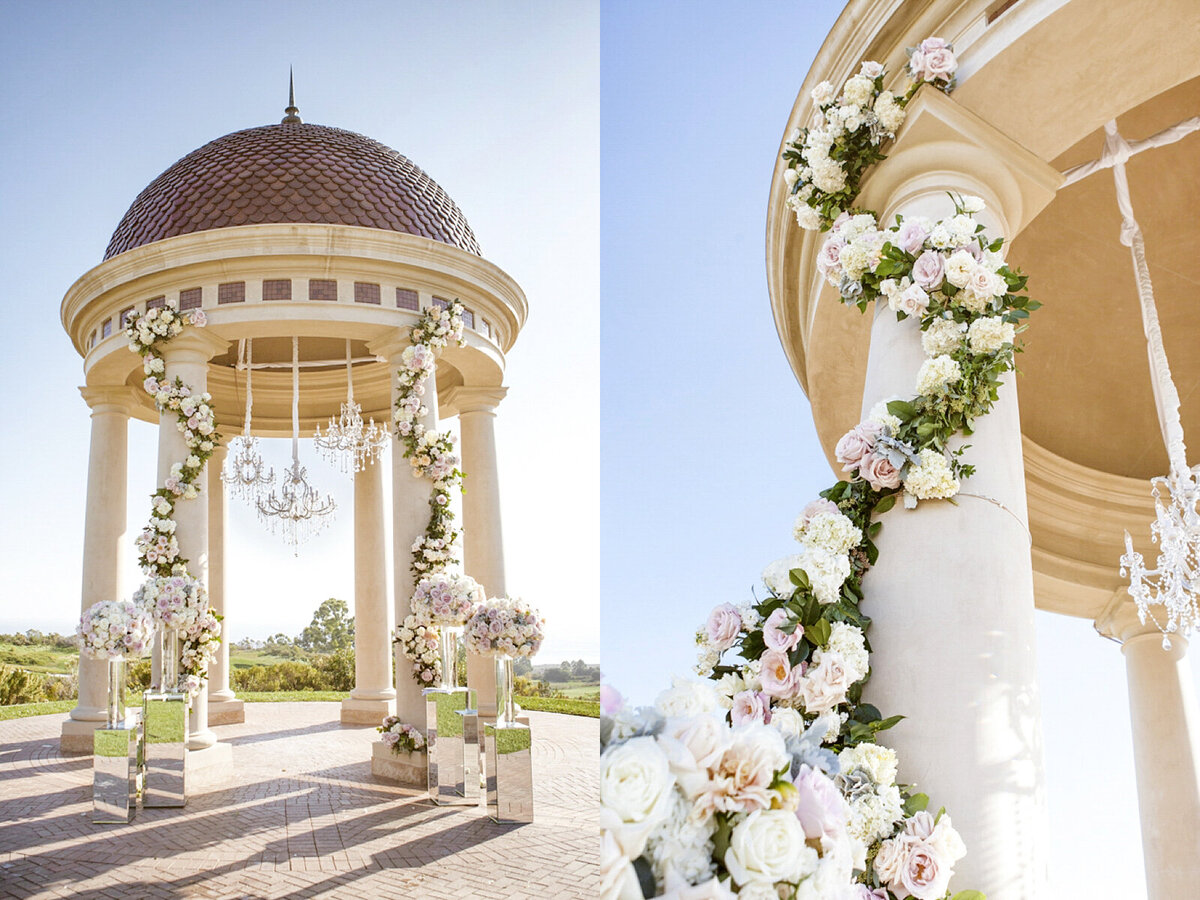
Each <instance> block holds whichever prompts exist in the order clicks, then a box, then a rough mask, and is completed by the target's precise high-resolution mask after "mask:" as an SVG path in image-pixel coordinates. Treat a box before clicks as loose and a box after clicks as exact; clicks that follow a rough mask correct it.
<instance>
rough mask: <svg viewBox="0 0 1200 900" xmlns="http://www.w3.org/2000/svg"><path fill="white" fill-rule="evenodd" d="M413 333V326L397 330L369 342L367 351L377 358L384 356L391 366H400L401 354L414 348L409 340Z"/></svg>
mask: <svg viewBox="0 0 1200 900" xmlns="http://www.w3.org/2000/svg"><path fill="white" fill-rule="evenodd" d="M411 333H412V326H411V325H405V326H403V327H401V328H395V329H393V330H392V331H390V332H388V333H387V334H385V335H383V336H382V337H378V338H375V339H374V340H371V341H367V349H368V350H369V351H370V352H371V353H374V354H375V355H376V356H382V357H383V358H384V359H386V360H387V361H388V363H389V364H390V365H393V366H395V365H398V364H399V357H400V354H401V353H403V352H404V351H405V350H406V349H407V348H409V347H411V346H412V341H411V340H410V339H409V335H410V334H411Z"/></svg>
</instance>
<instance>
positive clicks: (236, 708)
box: [208, 697, 246, 726]
mask: <svg viewBox="0 0 1200 900" xmlns="http://www.w3.org/2000/svg"><path fill="white" fill-rule="evenodd" d="M245 721H246V704H245V703H243V702H242V701H241V700H238V699H237V698H236V697H235V698H233V699H232V700H214V699H213V698H212V697H209V698H208V724H209V725H210V726H211V725H237V724H239V723H241V722H245Z"/></svg>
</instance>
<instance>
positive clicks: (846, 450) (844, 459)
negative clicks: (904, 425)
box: [834, 422, 883, 472]
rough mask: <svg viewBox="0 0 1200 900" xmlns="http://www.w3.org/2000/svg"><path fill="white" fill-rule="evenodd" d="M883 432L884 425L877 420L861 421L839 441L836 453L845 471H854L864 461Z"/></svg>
mask: <svg viewBox="0 0 1200 900" xmlns="http://www.w3.org/2000/svg"><path fill="white" fill-rule="evenodd" d="M882 433H883V426H882V425H879V424H878V423H876V422H859V423H858V424H857V425H855V426H854V427H853V428H851V429H850V430H849V431H847V432H846V433H845V434H844V435H842V438H841V440H839V441H838V442H837V447H836V448H835V449H834V453H835V454H836V456H837V461H838V462H840V463H841V464H842V471H843V472H853V471H855V470H856V469H857V468H858V467H859V466H860V465H861V463H862V458H863V457H864V456H866V455H867V454H869V453H870V452H871V451H872V450H874V449H875V441H876V440H877V439H878V437H879V435H880V434H882Z"/></svg>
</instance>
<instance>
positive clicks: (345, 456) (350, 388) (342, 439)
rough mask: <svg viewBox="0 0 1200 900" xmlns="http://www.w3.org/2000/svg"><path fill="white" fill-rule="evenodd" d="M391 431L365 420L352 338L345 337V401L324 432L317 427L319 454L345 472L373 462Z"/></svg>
mask: <svg viewBox="0 0 1200 900" xmlns="http://www.w3.org/2000/svg"><path fill="white" fill-rule="evenodd" d="M387 441H388V432H387V429H386V428H383V427H381V426H379V425H376V424H375V420H374V419H371V420H370V421H369V423H368V424H364V423H363V418H362V407H361V406H359V405H358V404H357V403H355V402H354V362H353V360H352V359H351V358H350V339H349V338H347V339H346V402H345V403H343V404H342V409H341V414H340V415H339V416H338V417H337V418H336V419H330V420H329V426H328V428H327V429H326V431H325V433H324V434H322V433H321V426H320V425H318V426H317V433H316V435H315V436H314V437H313V443H315V444H316V446H317V453H318V454H320V455H321V456H323V457H324V458H325V459H326V460H328V461H329V462H330V464H332V465H333V466H335V467H336V468H337V469H338V470H339V471H341V472H343V473H344V474H346V475H352V474H353V473H355V472H361V471H362V470H363V469H365V468H366V467H367V466H369V465H373V464H374V463H375V460H376V459H378V458H379V454H380V453H382V452H383V448H384V445H385V444H387Z"/></svg>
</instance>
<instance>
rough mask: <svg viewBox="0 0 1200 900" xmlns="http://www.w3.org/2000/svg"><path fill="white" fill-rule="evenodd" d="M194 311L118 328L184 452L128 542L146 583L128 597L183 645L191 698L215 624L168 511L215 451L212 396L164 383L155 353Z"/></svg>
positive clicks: (159, 314)
mask: <svg viewBox="0 0 1200 900" xmlns="http://www.w3.org/2000/svg"><path fill="white" fill-rule="evenodd" d="M207 324H208V319H207V317H206V316H205V315H204V312H203V311H202V310H194V311H191V312H186V313H181V312H179V310H177V309H175V308H173V307H170V306H161V307H157V308H153V309H148V310H146V312H145V313H142V314H139V313H132V314H131V315H130V316H129V319H128V321H127V323H126V326H125V335H126V337H127V338H128V339H129V349H130V350H133V351H134V352H135V353H137V354H138V355H139V356H141V357H142V371H143V373H144V374H145V376H146V377H145V380H144V381H143V382H142V389H143V390H145V391H146V393H148V394H150V395H151V396H153V397H154V404H155V407H156V408H157V409H158V411H159V412H160V413H165V412H173V413H175V416H176V425H177V427H178V428H179V431H180V433H181V434H182V435H183V439H184V443H185V444H186V446H187V456H186V457H185V458H184V459H182V460H179V461H177V462H175V463H173V464H172V465H171V469H170V474H169V475H168V477H167V478H166V480H165V482H164V483H163V486H162V487H160V488H159V489H158V490H157V491H155V492H154V494H153V495H151V498H150V521H149V522H148V523H147V524H146V527H145V528H144V529H143V530H142V533H141V534H140V535H138V537H137V538H136V540H135V546H136V548H137V551H138V554H139V556H138V564H139V565H140V566H141V568H142V571H143V572H145V573H146V575H147V577H148V580H147V581H146V583H145V584H143V585H142V586H141V588H139V589H138V591H137V592H136V593H135V595H134V599H135V601H137V602H139V603H143V604H145V605H146V607H147V610H148V612H149V613H150V615H152V616H153V617H154V620H155V622H156V624H158V625H161V626H163V627H165V628H178V629H180V635H181V637H182V639H183V647H182V651H181V659H180V681H181V682H182V683H183V684H184V685H185V686H186V688H187V689H188V691H189V692H190V693H192V694H195V693H196V692H197V691H199V690H200V688H201V687H202V686H203V684H204V681H205V679H207V677H208V665H209V663H210V662H211V661H212V660H213V659H215V658H216V653H217V649H218V647H219V646H220V639H221V617H220V616H218V615H216V614H215V613H214V612H213V611H212V610H211V608H210V607H209V605H208V595H207V592H206V591H205V590H204V585H203V584H202V583H201V582H200V581H199V579H197V578H195V577H194V576H192V575H191V574H190V573H189V570H188V560H187V559H185V558H183V557H182V556H180V553H179V541H178V539H177V538H176V535H175V531H176V523H175V518H174V516H175V504H176V503H177V502H178V501H179V500H194V499H196V498H197V497H198V496H199V495H200V477H201V475H203V473H204V468H205V466H206V465H207V464H208V460H209V458H211V456H212V454H213V451H214V450H216V448H217V446H218V445H219V444H220V443H221V435H220V433H219V432H218V431H217V427H216V410H215V409H214V408H213V406H212V396H211V395H210V394H208V393H207V392H205V393H200V394H196V393H194V392H193V391H192V389H191V387H189V386H188V385H186V384H184V383H183V381H182V380H181V379H180V378H178V377H176V378H175V379H174V380H168V379H167V378H166V364H165V362H164V361H163V358H162V356H161V355H160V353H159V348H160V347H161V346H162V345H163V344H165V343H167V342H168V341H170V340H171V339H173V338H175V337H178V336H179V335H180V334H182V333H183V330H184V329H185V328H186V327H188V326H191V327H195V328H203V327H204V326H205V325H207Z"/></svg>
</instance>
